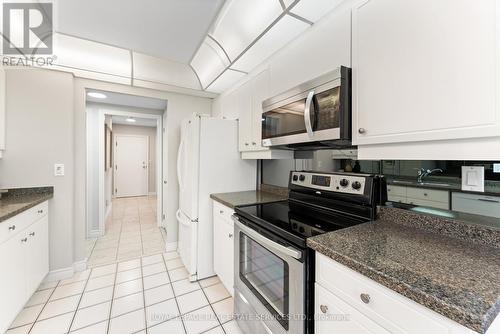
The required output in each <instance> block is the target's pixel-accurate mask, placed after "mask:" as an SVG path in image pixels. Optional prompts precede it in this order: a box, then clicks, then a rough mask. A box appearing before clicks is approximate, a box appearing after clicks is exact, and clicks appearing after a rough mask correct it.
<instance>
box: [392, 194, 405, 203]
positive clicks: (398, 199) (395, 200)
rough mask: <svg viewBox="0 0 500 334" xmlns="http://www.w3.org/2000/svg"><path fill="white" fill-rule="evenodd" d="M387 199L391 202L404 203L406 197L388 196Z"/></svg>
mask: <svg viewBox="0 0 500 334" xmlns="http://www.w3.org/2000/svg"><path fill="white" fill-rule="evenodd" d="M387 199H388V200H389V201H391V202H397V203H406V196H397V195H392V194H388V195H387Z"/></svg>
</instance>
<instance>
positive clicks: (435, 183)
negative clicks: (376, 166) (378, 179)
mask: <svg viewBox="0 0 500 334" xmlns="http://www.w3.org/2000/svg"><path fill="white" fill-rule="evenodd" d="M391 183H393V184H407V185H412V186H420V187H425V186H428V187H453V186H454V185H453V184H451V183H441V182H417V181H405V180H393V181H392V182H391Z"/></svg>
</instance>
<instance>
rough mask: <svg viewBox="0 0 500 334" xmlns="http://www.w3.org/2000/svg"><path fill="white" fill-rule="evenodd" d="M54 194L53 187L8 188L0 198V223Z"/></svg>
mask: <svg viewBox="0 0 500 334" xmlns="http://www.w3.org/2000/svg"><path fill="white" fill-rule="evenodd" d="M53 196H54V187H37V188H16V189H8V192H7V193H4V194H2V197H1V198H0V223H2V222H3V221H5V220H7V219H9V218H12V217H13V216H15V215H18V214H20V213H21V212H23V211H26V210H28V209H30V208H32V207H34V206H36V205H38V204H40V203H43V202H45V201H47V200H49V199H51V198H52V197H53Z"/></svg>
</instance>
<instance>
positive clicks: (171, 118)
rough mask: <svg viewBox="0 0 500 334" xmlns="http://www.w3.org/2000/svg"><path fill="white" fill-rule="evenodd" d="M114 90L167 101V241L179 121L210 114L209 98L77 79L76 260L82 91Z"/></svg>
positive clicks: (80, 246) (80, 247)
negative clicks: (198, 114) (88, 89)
mask: <svg viewBox="0 0 500 334" xmlns="http://www.w3.org/2000/svg"><path fill="white" fill-rule="evenodd" d="M86 88H90V89H96V90H104V91H113V92H118V93H123V94H132V95H139V96H147V97H153V98H159V99H165V100H167V101H168V108H167V124H166V126H164V127H165V133H166V135H167V136H168V148H167V150H168V152H167V156H168V158H167V161H166V163H167V165H168V166H167V169H168V175H167V178H166V179H167V180H166V181H167V182H168V183H167V190H166V195H167V196H168V200H167V205H166V225H167V226H166V228H167V241H168V242H176V241H177V233H178V232H177V231H178V229H177V220H176V218H175V212H176V211H177V208H178V184H177V171H176V160H177V148H178V146H179V135H180V130H179V129H180V122H181V121H182V119H184V118H186V117H188V116H189V115H190V114H192V113H203V114H211V105H212V99H209V98H204V97H196V96H189V95H183V94H178V93H170V92H165V91H158V90H152V89H145V88H137V87H131V86H126V85H120V84H113V83H107V82H102V81H95V80H88V79H80V78H76V79H75V81H74V97H75V99H74V117H75V128H74V130H75V145H74V153H75V215H74V224H75V260H77V261H78V260H81V259H83V258H84V256H85V253H84V249H85V247H84V245H85V235H86V233H85V225H86V224H85V196H86V186H85V169H86V168H85V162H86V153H85V152H86V126H85V123H86V117H85V114H86V110H85V89H86Z"/></svg>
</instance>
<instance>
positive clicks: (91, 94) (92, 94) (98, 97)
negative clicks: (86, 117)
mask: <svg viewBox="0 0 500 334" xmlns="http://www.w3.org/2000/svg"><path fill="white" fill-rule="evenodd" d="M87 95H88V96H90V97H93V98H96V99H105V98H107V96H106V95H105V94H103V93H98V92H88V93H87Z"/></svg>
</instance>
